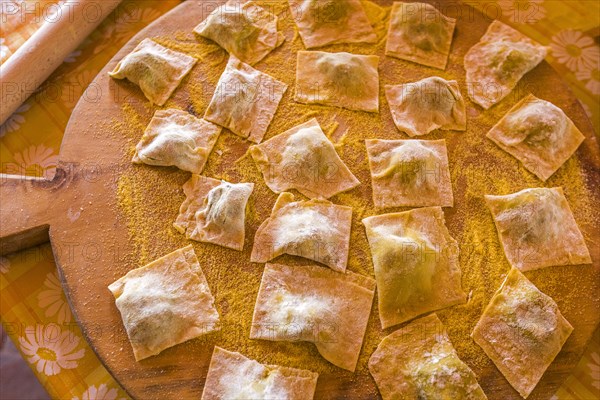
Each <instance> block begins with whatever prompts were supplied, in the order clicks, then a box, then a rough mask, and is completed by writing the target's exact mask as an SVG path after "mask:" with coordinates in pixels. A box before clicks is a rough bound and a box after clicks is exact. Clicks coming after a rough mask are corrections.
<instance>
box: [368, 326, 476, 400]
mask: <svg viewBox="0 0 600 400" xmlns="http://www.w3.org/2000/svg"><path fill="white" fill-rule="evenodd" d="M369 372H371V375H373V378H374V379H375V382H376V383H377V387H378V388H379V392H380V393H381V397H382V398H383V400H388V399H463V400H484V399H487V397H486V395H485V393H484V392H483V390H482V389H481V386H479V383H478V382H477V377H476V376H475V373H474V372H473V371H472V370H471V369H470V368H469V367H468V366H467V364H465V363H464V362H462V360H461V359H460V358H458V354H456V350H454V347H453V346H452V342H450V338H448V334H447V333H446V329H445V328H444V325H443V324H442V321H440V320H439V318H438V317H437V315H435V314H431V315H429V316H427V317H423V318H420V319H418V320H416V321H413V322H411V323H409V324H408V325H406V326H405V327H403V328H402V329H398V330H397V331H395V332H393V333H392V334H390V335H388V336H386V337H385V338H384V339H383V340H382V341H381V343H380V344H379V346H378V347H377V350H375V352H374V353H373V355H372V356H371V358H370V359H369Z"/></svg>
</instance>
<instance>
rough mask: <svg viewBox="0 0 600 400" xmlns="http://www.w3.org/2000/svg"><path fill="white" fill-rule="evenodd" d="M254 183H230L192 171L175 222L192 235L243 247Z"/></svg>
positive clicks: (192, 236) (222, 243) (238, 247)
mask: <svg viewBox="0 0 600 400" xmlns="http://www.w3.org/2000/svg"><path fill="white" fill-rule="evenodd" d="M253 189H254V183H229V182H225V181H219V180H217V179H212V178H207V177H204V176H200V175H192V177H191V178H190V180H189V181H187V182H186V183H185V184H184V185H183V192H184V193H185V196H186V199H185V201H184V202H183V203H182V204H181V207H180V209H179V216H177V220H176V221H175V223H174V224H173V225H174V227H175V228H176V229H177V230H178V231H179V232H181V233H184V234H185V236H186V237H187V238H188V239H192V240H197V241H199V242H207V243H213V244H217V245H219V246H225V247H229V248H231V249H234V250H239V251H241V250H242V249H243V248H244V238H245V235H246V233H245V232H246V225H245V221H246V204H247V203H248V198H249V197H250V195H251V194H252V190H253Z"/></svg>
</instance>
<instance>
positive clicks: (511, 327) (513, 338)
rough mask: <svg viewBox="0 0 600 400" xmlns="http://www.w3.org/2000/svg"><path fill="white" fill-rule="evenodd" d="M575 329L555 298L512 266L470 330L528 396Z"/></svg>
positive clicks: (509, 380)
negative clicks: (542, 290) (541, 290)
mask: <svg viewBox="0 0 600 400" xmlns="http://www.w3.org/2000/svg"><path fill="white" fill-rule="evenodd" d="M571 332H573V327H572V326H571V324H570V323H569V321H567V320H566V319H565V318H564V317H563V315H562V314H561V312H560V310H559V309H558V305H557V304H556V303H555V302H554V300H552V298H550V297H549V296H547V295H545V294H544V293H542V292H540V291H539V289H538V288H536V287H535V286H534V285H533V284H532V283H531V282H530V281H529V280H528V279H527V278H526V277H525V276H524V275H523V274H522V273H521V272H519V270H517V269H516V268H512V269H511V270H510V272H509V273H508V275H507V276H506V279H505V280H504V282H503V283H502V286H500V289H498V291H497V292H496V294H495V295H494V297H492V300H491V301H490V303H489V304H488V306H487V307H486V308H485V311H484V312H483V315H482V316H481V319H480V320H479V322H477V325H475V328H474V329H473V333H472V335H471V336H473V339H474V340H475V343H477V344H478V345H479V346H481V348H482V349H483V351H485V353H486V354H487V355H488V357H489V358H490V359H491V360H492V361H493V362H494V364H496V367H498V369H499V370H500V372H502V375H504V376H505V377H506V379H507V380H508V382H509V383H510V384H511V385H512V387H514V388H515V389H516V390H517V392H519V394H520V395H521V396H523V397H524V398H527V396H529V394H530V393H531V391H532V390H533V389H534V388H535V386H536V385H537V383H538V382H539V380H540V378H541V377H542V375H543V374H544V371H546V369H547V368H548V366H549V365H550V364H551V363H552V361H553V360H554V358H555V357H556V356H557V355H558V353H559V352H560V350H561V348H562V346H563V345H564V343H565V342H566V341H567V338H568V337H569V336H570V335H571Z"/></svg>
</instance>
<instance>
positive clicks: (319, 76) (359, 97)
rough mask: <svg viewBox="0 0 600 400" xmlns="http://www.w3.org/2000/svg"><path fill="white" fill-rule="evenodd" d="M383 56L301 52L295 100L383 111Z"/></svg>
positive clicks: (353, 108) (361, 109)
mask: <svg viewBox="0 0 600 400" xmlns="http://www.w3.org/2000/svg"><path fill="white" fill-rule="evenodd" d="M378 65H379V57H378V56H363V55H356V54H350V53H325V52H322V51H299V52H298V65H297V68H296V96H295V100H296V101H297V102H299V103H306V104H323V105H326V106H334V107H342V108H347V109H349V110H356V111H368V112H375V113H376V112H379V71H378Z"/></svg>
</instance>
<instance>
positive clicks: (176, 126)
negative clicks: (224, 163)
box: [132, 109, 221, 174]
mask: <svg viewBox="0 0 600 400" xmlns="http://www.w3.org/2000/svg"><path fill="white" fill-rule="evenodd" d="M220 134H221V127H220V126H217V125H214V124H212V123H210V122H208V121H205V120H203V119H199V118H196V117H194V116H193V115H191V114H189V113H187V112H185V111H181V110H175V109H168V110H158V111H156V113H154V116H153V117H152V120H151V121H150V124H149V125H148V127H147V128H146V131H145V132H144V136H142V139H141V140H140V142H139V143H138V144H137V146H136V149H135V155H134V156H133V160H132V161H133V162H134V163H136V164H141V163H144V164H148V165H156V166H165V167H167V166H175V167H177V168H179V169H181V170H183V171H189V172H192V173H194V174H199V173H201V172H202V170H203V169H204V166H205V165H206V161H207V160H208V156H209V155H210V152H211V151H212V149H213V147H214V145H215V143H216V141H217V139H218V138H219V135H220Z"/></svg>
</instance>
